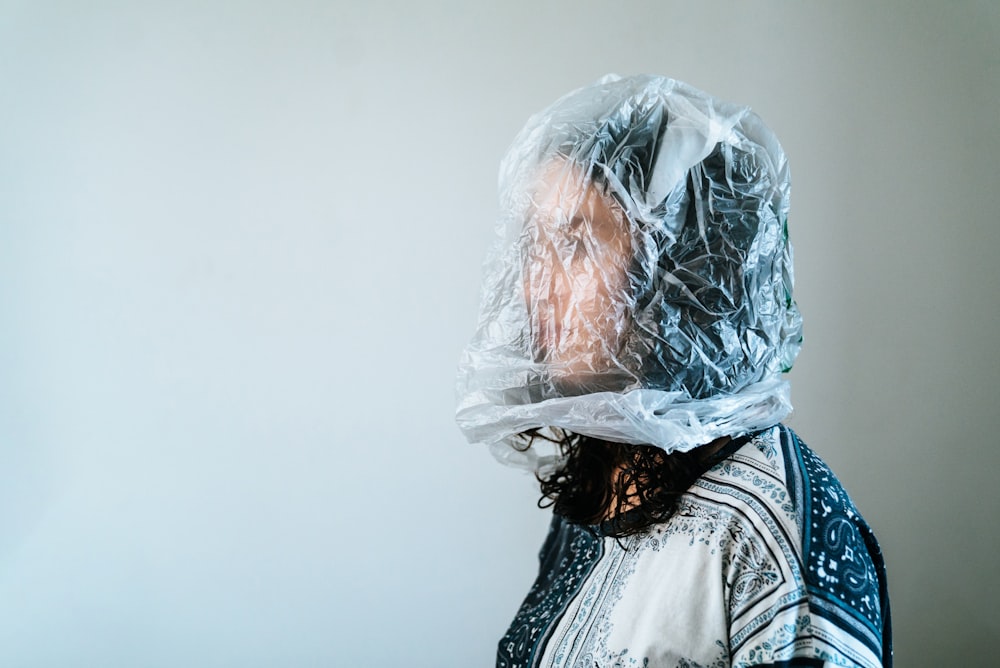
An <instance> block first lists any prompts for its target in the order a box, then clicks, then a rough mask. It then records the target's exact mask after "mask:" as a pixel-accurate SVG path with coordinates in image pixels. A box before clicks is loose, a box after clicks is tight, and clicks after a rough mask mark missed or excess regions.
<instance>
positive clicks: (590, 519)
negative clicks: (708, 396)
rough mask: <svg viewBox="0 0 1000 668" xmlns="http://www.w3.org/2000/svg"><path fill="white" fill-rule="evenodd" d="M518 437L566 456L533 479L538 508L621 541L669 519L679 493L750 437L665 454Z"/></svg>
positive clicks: (561, 438) (561, 434)
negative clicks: (538, 491)
mask: <svg viewBox="0 0 1000 668" xmlns="http://www.w3.org/2000/svg"><path fill="white" fill-rule="evenodd" d="M522 438H523V440H524V442H525V444H526V446H525V447H528V446H530V445H531V443H532V442H533V441H534V439H536V438H537V439H543V440H546V441H550V442H552V443H556V444H557V445H559V447H560V449H561V450H562V454H563V456H564V457H565V461H564V463H563V465H562V466H561V467H560V468H559V469H558V470H557V471H555V472H554V473H551V474H549V475H538V476H537V477H538V481H539V483H540V484H541V491H542V497H541V498H540V499H539V501H538V505H539V507H541V508H547V507H552V509H553V511H554V512H555V513H557V514H559V515H561V516H563V517H565V518H566V519H567V520H569V521H570V522H573V523H575V524H582V525H596V524H599V525H600V528H601V533H603V534H605V535H608V536H614V537H618V538H621V537H624V536H628V535H631V534H635V533H639V532H641V531H643V530H645V529H647V528H648V527H650V526H652V525H654V524H659V523H662V522H665V521H666V520H668V519H669V518H670V516H671V515H673V514H674V512H675V511H676V510H677V504H678V501H679V500H680V497H681V495H682V494H684V492H686V491H687V490H688V488H690V487H691V485H693V484H694V482H695V481H696V480H697V479H698V478H699V477H701V475H702V474H703V473H704V472H705V471H707V470H708V469H709V468H711V467H712V466H714V465H715V464H716V463H717V462H719V461H721V460H722V459H724V458H726V457H728V456H729V455H730V454H731V453H733V452H735V451H736V450H737V449H738V448H739V447H740V446H742V445H743V444H744V443H746V442H747V440H749V438H750V435H747V436H742V437H740V438H737V439H728V438H727V439H720V440H719V441H714V442H713V443H712V444H710V445H708V446H705V447H700V448H695V449H694V450H692V451H690V452H675V453H671V454H669V455H668V454H666V453H665V452H664V451H663V450H662V449H660V448H657V447H655V446H652V445H630V444H626V443H614V442H610V441H604V440H601V439H598V438H593V437H590V436H583V435H580V434H574V433H571V432H567V431H561V430H552V431H550V432H542V431H540V430H537V429H535V430H531V431H528V432H525V433H524V434H522Z"/></svg>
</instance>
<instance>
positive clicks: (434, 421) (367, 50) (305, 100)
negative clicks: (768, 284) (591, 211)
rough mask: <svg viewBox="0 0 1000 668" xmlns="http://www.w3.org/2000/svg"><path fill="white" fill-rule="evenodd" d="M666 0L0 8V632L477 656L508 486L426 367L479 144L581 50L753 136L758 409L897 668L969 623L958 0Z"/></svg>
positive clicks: (435, 345) (991, 530) (470, 218)
mask: <svg viewBox="0 0 1000 668" xmlns="http://www.w3.org/2000/svg"><path fill="white" fill-rule="evenodd" d="M694 4H695V3H686V2H667V1H664V0H657V1H655V2H654V1H650V2H623V3H607V2H590V1H585V0H575V1H573V2H569V1H536V2H510V3H505V4H504V5H503V6H502V7H501V6H494V5H489V4H486V3H474V2H459V1H456V2H428V3H416V2H406V1H405V0H398V1H395V2H371V3H368V4H366V5H364V6H362V4H361V3H347V2H318V1H317V2H305V1H304V0H297V1H284V2H277V1H275V2H260V1H254V2H249V1H244V2H235V1H232V2H196V1H193V0H187V1H175V2H155V3H149V2H103V1H99V0H89V1H88V2H86V3H81V2H70V1H68V0H67V1H65V2H53V1H46V0H37V1H24V2H16V1H15V2H11V1H2V2H0V665H3V666H13V667H22V666H23V667H34V666H60V667H61V666H123V667H135V666H150V667H154V666H207V667H208V666H210V667H215V666H240V667H251V666H353V665H383V666H426V667H434V668H440V667H450V666H455V667H459V666H461V667H466V666H488V665H491V664H492V660H493V652H494V646H495V642H496V640H497V638H498V637H499V636H500V635H501V634H502V632H503V630H504V629H505V628H506V625H507V623H508V621H509V620H510V618H511V617H512V615H513V613H514V611H515V609H516V607H517V606H518V604H519V603H520V601H521V599H522V597H523V596H524V594H525V593H526V591H527V588H528V586H529V585H530V582H531V580H532V578H533V569H534V567H535V561H534V560H535V554H536V552H537V549H538V547H539V545H540V541H541V539H542V536H543V534H544V530H545V525H546V521H547V517H546V514H545V513H544V512H542V511H539V510H537V509H535V507H534V503H535V500H536V497H537V493H536V491H535V489H534V484H533V481H532V480H531V479H530V477H527V476H525V475H523V474H520V473H516V472H513V471H509V470H505V469H503V468H501V467H500V466H499V465H496V464H494V463H493V462H492V460H491V459H490V458H489V456H488V454H487V453H486V452H482V451H479V450H476V449H473V448H471V447H469V446H467V445H465V444H464V442H463V440H462V438H461V436H460V434H459V433H458V431H457V429H456V428H455V427H454V425H453V422H452V412H453V397H452V387H453V376H454V368H455V363H456V361H457V357H458V354H459V351H460V350H461V347H462V345H463V344H464V342H465V340H466V338H467V337H468V336H470V335H471V333H472V328H473V325H474V321H475V314H476V304H477V299H478V295H477V292H478V280H479V267H480V263H481V260H482V258H483V254H484V252H485V249H486V246H487V244H488V242H489V240H490V238H491V235H492V226H493V220H494V218H495V216H496V204H495V174H496V167H497V163H498V161H499V159H500V157H501V156H502V154H503V151H504V149H505V147H506V145H507V143H508V142H509V141H510V140H511V139H512V138H513V135H514V133H515V132H516V131H517V130H518V129H519V128H520V126H521V124H522V123H523V122H524V121H525V119H526V118H527V116H528V115H529V114H530V113H532V112H534V111H537V110H538V109H540V108H541V107H543V106H545V105H546V104H548V103H549V102H551V101H552V100H554V99H555V98H556V97H557V96H559V95H561V94H563V93H565V92H567V91H568V90H570V89H572V88H575V87H577V86H579V85H582V84H585V83H587V82H589V81H591V80H593V79H595V78H597V77H598V76H600V75H602V74H604V73H606V72H611V71H615V72H619V73H623V74H628V73H635V72H652V73H659V74H667V75H669V76H673V77H676V78H679V79H682V80H685V81H687V82H689V83H691V84H693V85H695V86H697V87H699V88H702V89H704V90H707V91H709V92H710V93H712V94H714V95H716V96H718V97H722V98H724V99H728V100H731V101H735V102H740V103H746V104H750V105H751V106H753V107H754V109H755V110H756V111H757V112H758V113H759V114H760V115H761V116H762V117H763V118H764V119H765V121H766V122H767V123H768V124H769V125H771V127H773V128H774V130H775V131H776V133H777V135H778V137H779V138H780V139H781V140H782V143H783V144H784V146H785V149H786V151H787V153H788V155H789V159H790V163H791V167H792V173H793V196H792V215H791V223H790V225H791V234H792V240H793V242H794V243H795V246H796V260H797V292H796V296H797V299H798V301H799V304H800V306H801V309H802V312H803V315H804V318H805V326H806V344H805V347H804V349H803V352H802V354H801V356H800V358H799V362H798V364H797V366H796V369H795V370H794V371H793V372H792V381H793V400H794V401H795V403H796V413H795V415H794V416H793V418H792V419H791V421H790V423H791V424H792V425H793V426H794V427H795V428H796V429H797V430H798V431H799V433H800V435H801V436H802V437H803V438H804V440H805V441H806V442H808V443H810V444H811V445H812V446H813V447H814V448H815V449H816V450H818V451H819V452H820V453H821V454H822V455H823V456H824V457H825V458H826V459H827V460H828V461H829V462H830V463H831V464H832V465H833V467H834V469H835V470H836V471H837V472H838V473H839V475H840V477H841V479H842V481H843V482H844V484H845V486H846V487H847V488H848V490H849V491H850V492H851V493H852V495H853V496H854V499H855V501H856V503H857V504H858V505H859V507H860V508H861V510H862V512H863V513H864V514H865V515H866V517H867V518H868V520H869V522H870V523H871V524H872V525H873V526H874V528H875V529H876V531H877V533H878V534H879V536H880V538H881V540H882V543H883V547H884V550H885V553H886V557H887V560H888V565H889V576H890V587H891V591H892V603H893V617H894V622H895V631H896V643H897V656H898V661H899V665H901V666H941V665H981V664H982V657H983V656H992V655H993V653H994V652H993V649H992V648H993V644H994V640H995V638H996V636H997V633H998V632H1000V615H998V613H997V608H996V605H995V601H996V599H997V597H998V596H1000V586H998V585H1000V578H998V576H997V571H996V565H995V560H996V554H997V553H998V552H1000V526H998V523H997V520H996V515H997V511H998V510H1000V493H998V491H997V490H998V485H997V483H996V478H997V474H998V473H1000V456H998V454H997V448H996V445H995V439H996V433H997V431H998V426H1000V420H998V410H997V401H996V378H997V377H998V372H1000V363H998V359H1000V356H998V355H997V352H996V340H997V335H998V333H1000V331H998V330H1000V327H998V324H1000V323H998V316H997V298H996V294H997V289H998V288H1000V271H998V269H997V265H998V263H997V262H996V260H995V258H994V253H995V249H996V248H997V247H998V246H1000V233H998V221H997V214H996V212H995V206H994V201H995V198H996V194H997V192H998V185H1000V184H998V183H997V178H996V160H997V156H998V155H1000V133H998V132H997V129H996V121H997V108H998V103H1000V81H998V79H1000V74H998V72H1000V62H998V61H1000V57H998V54H1000V39H998V37H1000V12H998V10H997V5H996V4H995V3H992V2H987V1H985V0H984V1H982V2H957V3H947V4H945V3H941V6H940V7H938V6H932V5H931V4H930V3H910V2H901V1H899V2H882V3H866V2H846V3H845V2H838V3H816V2H810V3H773V4H751V3H740V2H703V3H698V4H697V7H695V6H694ZM869 4H873V5H874V4H877V6H869Z"/></svg>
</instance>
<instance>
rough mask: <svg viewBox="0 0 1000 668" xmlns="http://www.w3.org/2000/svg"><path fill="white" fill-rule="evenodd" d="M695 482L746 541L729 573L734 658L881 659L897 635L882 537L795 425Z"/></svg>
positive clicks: (748, 661) (740, 661) (747, 661)
mask: <svg viewBox="0 0 1000 668" xmlns="http://www.w3.org/2000/svg"><path fill="white" fill-rule="evenodd" d="M697 486H698V488H699V489H698V493H710V494H715V495H719V497H720V498H723V497H724V498H726V503H728V504H730V505H731V506H732V507H733V508H734V509H735V512H736V514H737V515H739V516H740V517H741V521H740V525H741V528H740V530H741V532H742V533H743V534H744V538H743V539H742V540H740V541H736V542H734V545H733V548H732V554H731V555H730V558H729V559H728V563H729V573H728V576H727V577H728V579H729V581H730V583H731V589H730V615H731V622H732V628H731V637H732V645H733V647H732V649H733V651H734V654H733V665H745V666H752V665H758V664H763V665H766V664H768V663H771V662H774V661H777V660H785V659H787V658H789V657H795V658H799V657H802V658H807V657H808V658H811V659H824V660H826V659H829V660H830V661H831V662H835V661H843V662H846V665H861V666H876V665H882V662H883V656H882V654H883V651H882V650H883V647H885V648H886V650H887V651H886V652H885V654H886V657H889V656H890V653H889V651H888V649H889V646H890V644H891V639H890V638H889V635H890V634H889V622H888V594H887V590H886V585H885V569H884V565H883V561H882V555H881V551H880V549H879V547H878V543H877V542H876V540H875V537H874V535H873V533H872V531H871V529H870V528H869V526H868V525H867V523H866V522H865V521H864V519H863V518H862V517H861V515H860V513H859V512H858V511H857V508H856V507H855V506H854V503H853V502H852V501H851V499H850V497H849V496H848V494H847V493H846V491H845V490H844V488H843V486H842V485H841V483H840V481H839V480H838V479H837V477H836V476H835V475H834V474H833V472H832V471H831V470H830V468H829V466H827V465H826V463H825V462H823V460H822V459H820V458H819V457H818V456H817V455H816V454H815V453H814V452H812V450H811V449H809V447H808V446H806V445H805V444H804V443H803V442H802V441H801V440H800V439H799V438H798V436H797V435H796V434H795V433H794V432H793V431H792V430H791V429H789V428H787V427H785V426H783V425H777V426H775V427H773V428H771V429H768V430H765V431H763V432H761V433H759V434H756V435H755V436H754V437H753V438H751V439H750V441H749V442H748V443H746V444H745V445H744V446H743V447H741V448H740V449H739V450H737V451H736V452H734V453H732V454H731V455H730V456H729V457H727V458H726V459H725V460H724V461H723V462H721V463H720V464H718V465H717V466H716V467H715V468H713V469H712V470H711V471H710V472H709V473H708V474H706V476H704V478H703V479H702V480H700V481H699V482H698V485H697ZM765 565H766V568H764V570H762V566H765ZM762 573H763V574H766V575H767V576H768V577H767V578H762V575H761V574H762ZM748 584H749V585H753V586H752V587H750V589H751V590H752V591H749V593H752V594H753V595H752V596H748V595H747V594H748V589H747V585H748ZM886 660H887V661H891V658H887V659H886ZM885 665H889V663H886V664H885Z"/></svg>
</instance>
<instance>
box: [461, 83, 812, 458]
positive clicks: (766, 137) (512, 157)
mask: <svg viewBox="0 0 1000 668" xmlns="http://www.w3.org/2000/svg"><path fill="white" fill-rule="evenodd" d="M500 190H501V192H500V201H501V208H502V214H501V218H500V223H499V226H498V232H499V240H498V242H497V244H496V246H495V247H494V249H493V251H492V252H491V254H490V257H489V259H488V261H487V265H486V271H485V279H484V284H483V298H482V305H481V313H480V319H479V326H478V328H477V331H476V334H475V336H474V337H473V339H472V341H471V342H470V344H469V346H468V347H467V348H466V350H465V352H464V353H463V356H462V360H461V363H460V369H459V379H458V390H459V408H458V415H457V418H458V422H459V426H460V427H461V428H462V430H463V431H464V432H465V433H466V435H467V437H468V438H469V440H470V441H472V442H477V443H485V444H487V445H489V446H490V447H491V448H492V450H493V452H494V454H495V455H496V456H497V457H498V458H499V459H501V461H504V462H507V463H511V464H515V465H520V466H523V467H526V468H530V469H534V470H542V469H545V468H547V467H550V466H553V465H555V464H556V463H557V462H558V453H557V452H556V451H555V450H554V449H550V450H549V451H543V446H542V445H539V444H538V442H537V441H536V445H533V446H532V447H531V448H528V449H525V448H524V444H523V443H522V442H521V441H520V439H519V438H518V435H519V434H522V433H523V432H525V431H526V430H528V429H533V428H545V427H556V428H561V429H565V430H569V431H573V432H576V433H581V434H587V435H590V436H596V437H599V438H606V439H608V440H612V441H619V442H627V443H648V444H651V445H656V446H659V447H661V448H663V449H664V450H666V451H668V452H670V451H673V450H689V449H691V448H693V447H696V446H698V445H701V444H704V443H707V442H709V441H711V440H713V439H715V438H718V437H719V436H724V435H736V434H740V433H745V432H747V431H752V430H754V429H760V428H763V427H766V426H770V425H771V424H774V423H775V422H777V421H778V420H780V419H781V418H782V417H784V416H785V415H786V414H787V413H788V412H789V411H790V409H791V405H790V403H789V399H788V384H787V383H786V382H785V381H783V380H781V378H780V374H781V372H782V371H784V370H787V369H788V368H790V367H791V364H792V361H793V360H794V358H795V355H796V354H797V352H798V348H799V346H800V343H801V318H800V316H799V314H798V311H797V309H796V307H795V304H794V302H793V301H792V298H791V291H792V263H791V247H790V246H789V244H788V239H787V233H786V228H785V221H786V216H787V211H788V191H789V185H788V170H787V165H786V162H785V157H784V154H783V152H782V150H781V148H780V146H779V145H778V142H777V140H776V139H775V138H774V136H773V135H772V134H771V133H770V131H769V130H767V128H766V127H765V126H764V125H763V123H762V122H761V121H760V120H759V118H757V117H756V116H755V115H754V114H753V113H752V112H750V111H749V109H747V108H745V107H737V106H733V105H729V104H726V103H723V102H720V101H717V100H713V99H712V98H710V97H709V96H707V95H706V94H704V93H702V92H700V91H698V90H696V89H694V88H691V87H690V86H687V85H685V84H682V83H680V82H677V81H674V80H671V79H665V78H661V77H650V76H640V77H630V78H625V79H621V78H615V77H606V78H605V79H602V80H601V81H600V82H598V83H596V84H594V85H591V86H588V87H585V88H582V89H579V90H577V91H574V92H573V93H570V94H569V95H567V96H565V97H563V98H562V99H560V100H559V101H557V102H556V103H555V104H554V105H552V106H551V107H549V108H548V109H546V110H545V111H543V112H541V113H540V114H538V115H536V116H534V117H532V118H531V119H530V120H529V121H528V124H527V126H526V127H525V128H524V130H522V131H521V133H520V134H519V135H518V137H517V139H516V140H515V141H514V143H513V145H512V146H511V148H510V150H509V152H508V154H507V156H506V158H505V159H504V161H503V163H502V165H501V172H500Z"/></svg>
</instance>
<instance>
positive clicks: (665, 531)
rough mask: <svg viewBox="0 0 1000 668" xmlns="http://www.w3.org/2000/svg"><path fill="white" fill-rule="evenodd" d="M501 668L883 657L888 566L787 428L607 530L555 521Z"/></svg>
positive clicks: (680, 666) (823, 469)
mask: <svg viewBox="0 0 1000 668" xmlns="http://www.w3.org/2000/svg"><path fill="white" fill-rule="evenodd" d="M540 560H541V565H540V569H539V575H538V578H537V579H536V581H535V584H534V586H533V587H532V589H531V591H530V592H529V594H528V597H527V598H526V599H525V601H524V604H523V605H522V606H521V609H520V610H519V611H518V613H517V616H516V617H515V619H514V621H513V623H512V624H511V627H510V629H509V630H508V632H507V634H506V635H505V636H504V637H503V639H502V640H501V641H500V645H499V652H498V656H497V666H498V668H536V667H537V668H543V667H544V668H578V667H583V666H586V667H587V668H592V667H598V668H610V667H631V666H637V667H645V668H694V667H704V668H728V667H729V666H733V667H739V668H750V667H755V666H760V667H774V668H779V667H781V668H795V667H807V666H860V667H862V668H875V667H877V666H883V665H884V666H890V665H891V660H892V659H891V632H890V624H889V607H888V605H889V602H888V593H887V589H886V582H885V567H884V564H883V561H882V555H881V551H880V550H879V547H878V544H877V542H876V541H875V537H874V535H873V534H872V532H871V529H869V527H868V525H867V524H866V523H865V521H864V520H863V519H862V518H861V516H860V515H859V514H858V512H857V510H856V509H855V507H854V505H853V503H852V502H851V500H850V499H849V498H848V496H847V494H846V493H845V492H844V489H843V487H841V485H840V482H839V481H838V480H837V478H836V477H835V476H834V475H833V473H832V472H831V471H830V469H829V467H827V465H826V464H825V463H823V461H822V460H820V459H819V457H817V456H816V455H815V454H813V452H812V451H811V450H810V449H809V448H808V447H806V446H805V445H804V444H803V443H802V442H801V441H799V439H798V437H797V436H796V435H795V434H794V433H793V432H792V431H791V430H790V429H788V428H787V427H785V426H783V425H777V426H775V427H772V428H770V429H767V430H765V431H763V432H760V433H758V434H755V435H754V436H753V437H752V438H750V439H749V440H748V441H747V442H746V443H745V444H744V445H743V446H742V447H739V448H738V449H737V450H735V452H732V453H731V454H729V455H728V456H727V457H726V458H725V459H723V460H722V461H721V462H719V463H718V464H716V465H715V466H714V467H712V468H711V469H709V470H708V471H707V472H706V473H704V474H703V475H702V476H701V477H700V478H699V479H698V480H697V481H696V482H695V483H694V485H693V486H692V487H691V488H690V489H689V490H688V491H687V493H685V494H684V495H683V496H682V497H681V500H680V503H679V505H678V508H677V511H676V512H675V514H674V515H672V516H671V517H670V518H669V519H668V520H667V521H666V522H664V523H662V524H657V525H654V526H653V527H651V528H649V529H647V530H646V531H644V532H643V533H640V534H637V535H633V536H628V537H626V538H623V539H617V540H616V539H615V538H612V537H609V536H606V535H602V533H601V530H600V528H599V527H584V526H579V525H574V524H572V523H570V522H568V521H566V520H565V519H563V518H561V517H560V516H558V515H555V516H554V517H553V520H552V526H551V528H550V531H549V535H548V538H547V539H546V541H545V545H544V546H543V548H542V551H541V554H540Z"/></svg>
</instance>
